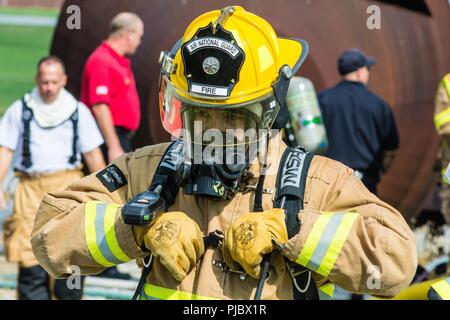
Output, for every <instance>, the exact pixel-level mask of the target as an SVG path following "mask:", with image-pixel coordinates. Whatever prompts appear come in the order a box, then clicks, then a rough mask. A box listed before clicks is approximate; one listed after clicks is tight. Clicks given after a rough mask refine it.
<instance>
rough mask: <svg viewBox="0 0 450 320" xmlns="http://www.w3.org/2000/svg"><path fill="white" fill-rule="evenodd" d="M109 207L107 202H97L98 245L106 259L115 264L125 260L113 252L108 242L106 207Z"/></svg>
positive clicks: (96, 227)
mask: <svg viewBox="0 0 450 320" xmlns="http://www.w3.org/2000/svg"><path fill="white" fill-rule="evenodd" d="M107 207H108V205H107V204H105V203H99V204H97V208H96V209H97V216H96V217H95V235H96V237H95V238H96V241H97V246H98V248H99V249H100V252H101V253H102V255H103V257H105V259H106V260H108V261H109V262H111V263H114V264H121V263H123V262H124V261H121V260H119V259H117V258H116V256H115V255H114V254H113V253H112V252H111V250H110V248H109V246H108V243H107V242H106V235H105V227H104V223H105V213H106V208H107Z"/></svg>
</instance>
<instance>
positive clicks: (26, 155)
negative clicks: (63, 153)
mask: <svg viewBox="0 0 450 320" xmlns="http://www.w3.org/2000/svg"><path fill="white" fill-rule="evenodd" d="M25 96H26V95H25ZM25 96H23V97H22V123H23V134H22V166H24V167H25V169H28V168H30V167H31V166H32V165H33V162H32V160H31V151H30V143H31V141H30V139H31V132H30V124H31V120H33V110H31V109H30V108H29V107H28V105H27V102H26V101H25Z"/></svg>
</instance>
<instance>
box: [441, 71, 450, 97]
mask: <svg viewBox="0 0 450 320" xmlns="http://www.w3.org/2000/svg"><path fill="white" fill-rule="evenodd" d="M442 83H443V85H444V88H445V90H446V91H447V95H448V96H449V97H450V73H449V74H447V75H446V76H445V77H444V79H443V80H442Z"/></svg>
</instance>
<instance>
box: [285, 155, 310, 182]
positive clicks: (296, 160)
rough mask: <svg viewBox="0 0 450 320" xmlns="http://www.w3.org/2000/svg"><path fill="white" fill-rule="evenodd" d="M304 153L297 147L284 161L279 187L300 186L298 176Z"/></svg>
mask: <svg viewBox="0 0 450 320" xmlns="http://www.w3.org/2000/svg"><path fill="white" fill-rule="evenodd" d="M305 157H306V153H304V152H302V151H301V150H299V149H295V150H293V151H292V152H291V153H290V154H289V157H288V159H287V160H286V162H285V165H284V167H283V172H282V177H283V178H282V181H281V189H283V188H285V187H295V188H299V187H300V178H301V172H302V169H303V165H304V163H305Z"/></svg>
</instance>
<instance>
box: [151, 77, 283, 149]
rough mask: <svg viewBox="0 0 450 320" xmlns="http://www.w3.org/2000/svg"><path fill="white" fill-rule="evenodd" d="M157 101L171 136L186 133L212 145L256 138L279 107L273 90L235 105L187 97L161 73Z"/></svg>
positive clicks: (192, 138) (197, 140)
mask: <svg viewBox="0 0 450 320" xmlns="http://www.w3.org/2000/svg"><path fill="white" fill-rule="evenodd" d="M159 102H160V112H161V119H162V123H163V125H164V128H165V129H166V130H167V131H168V132H169V133H170V134H171V135H172V136H174V137H176V138H181V139H183V138H184V136H186V135H189V140H190V141H191V142H192V143H195V144H202V145H212V146H232V145H241V144H250V143H254V142H257V141H259V140H260V139H262V138H264V131H265V130H268V129H270V128H271V126H272V124H273V122H274V121H275V118H276V116H277V114H278V112H279V110H280V105H279V103H278V102H277V99H276V98H275V96H274V94H273V93H269V94H267V95H265V96H264V97H261V98H259V99H256V100H255V101H249V102H247V103H242V104H238V105H224V104H212V103H209V101H208V103H206V102H205V103H201V102H198V100H189V99H187V98H185V97H183V96H181V95H179V94H178V93H177V90H176V89H175V88H174V87H173V85H172V84H171V83H170V81H168V80H167V78H166V77H162V83H161V85H160V93H159ZM182 129H184V130H182ZM266 133H267V132H266Z"/></svg>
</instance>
